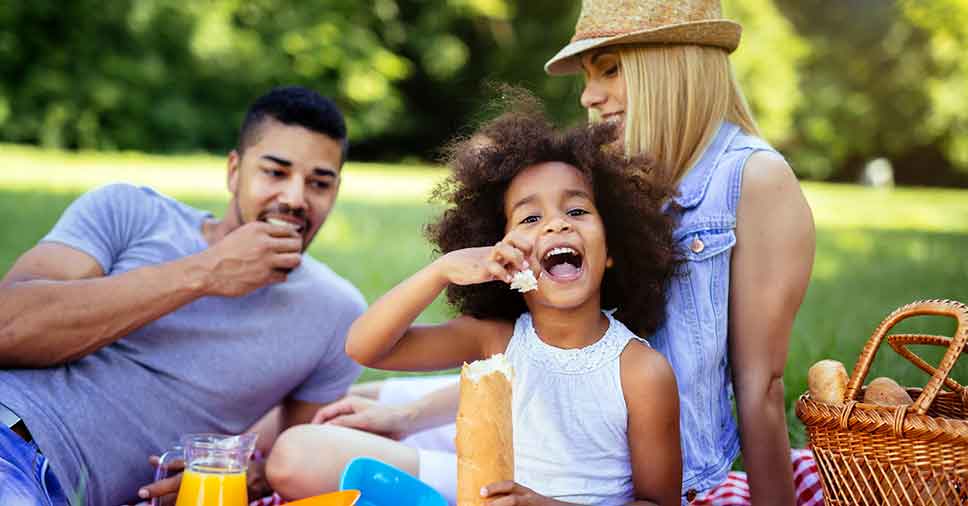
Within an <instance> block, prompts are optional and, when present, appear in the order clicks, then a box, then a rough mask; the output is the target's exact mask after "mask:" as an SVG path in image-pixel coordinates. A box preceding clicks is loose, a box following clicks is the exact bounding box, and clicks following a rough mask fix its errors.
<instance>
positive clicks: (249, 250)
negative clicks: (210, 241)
mask: <svg viewBox="0 0 968 506" xmlns="http://www.w3.org/2000/svg"><path fill="white" fill-rule="evenodd" d="M302 246H303V239H302V236H300V235H299V233H297V232H296V231H295V230H293V229H292V227H289V226H286V225H273V224H269V223H263V222H261V221H256V222H251V223H246V224H245V225H243V226H241V227H239V228H237V229H235V230H233V231H232V232H231V233H229V234H228V235H226V236H225V237H223V238H222V239H221V240H220V241H218V242H217V243H215V244H214V245H213V246H212V247H211V248H208V249H207V250H205V251H203V252H202V253H199V256H200V258H202V259H204V265H205V268H206V270H207V271H208V272H207V276H206V288H207V290H206V291H207V292H209V293H210V294H211V295H222V296H226V297H238V296H241V295H245V294H247V293H249V292H251V291H253V290H255V289H257V288H261V287H263V286H265V285H268V284H270V283H279V282H282V281H285V280H286V272H288V271H290V270H292V269H294V268H296V267H298V266H299V263H300V261H301V260H302Z"/></svg>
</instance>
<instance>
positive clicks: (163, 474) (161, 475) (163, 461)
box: [151, 445, 185, 506]
mask: <svg viewBox="0 0 968 506" xmlns="http://www.w3.org/2000/svg"><path fill="white" fill-rule="evenodd" d="M178 460H182V461H184V460H185V449H184V448H183V447H182V446H180V445H176V446H173V447H171V449H169V450H167V451H165V452H164V453H162V454H161V456H160V457H158V467H156V468H155V481H156V482H158V481H161V480H163V479H165V478H167V477H168V468H169V467H170V466H171V465H172V464H173V463H174V462H176V461H178ZM160 505H161V501H160V498H158V497H153V498H152V499H151V506H160Z"/></svg>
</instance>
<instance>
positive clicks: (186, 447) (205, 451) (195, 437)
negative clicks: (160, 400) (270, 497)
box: [151, 434, 257, 506]
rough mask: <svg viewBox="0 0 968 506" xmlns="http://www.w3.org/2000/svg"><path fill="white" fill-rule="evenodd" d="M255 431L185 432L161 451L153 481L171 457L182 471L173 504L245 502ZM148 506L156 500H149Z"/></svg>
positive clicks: (206, 505) (234, 504)
mask: <svg viewBox="0 0 968 506" xmlns="http://www.w3.org/2000/svg"><path fill="white" fill-rule="evenodd" d="M256 437H257V435H256V434H242V435H239V436H227V435H223V434H189V435H187V436H184V437H182V439H181V444H180V445H179V446H175V447H174V448H172V449H170V450H168V451H166V452H165V453H163V454H162V455H161V457H160V459H159V461H158V470H157V471H156V472H155V481H158V480H161V479H164V478H165V477H167V474H168V470H167V469H168V467H169V466H170V465H171V464H172V462H173V461H175V460H179V459H181V460H184V462H185V471H184V472H183V474H182V480H181V486H180V487H179V489H178V500H177V502H176V503H175V506H248V504H249V500H248V499H249V498H248V491H247V488H246V477H245V471H246V468H247V467H248V465H249V459H250V458H251V457H252V452H253V451H254V450H255V440H256ZM151 504H152V506H157V505H158V504H159V502H158V500H157V499H154V500H152V502H151Z"/></svg>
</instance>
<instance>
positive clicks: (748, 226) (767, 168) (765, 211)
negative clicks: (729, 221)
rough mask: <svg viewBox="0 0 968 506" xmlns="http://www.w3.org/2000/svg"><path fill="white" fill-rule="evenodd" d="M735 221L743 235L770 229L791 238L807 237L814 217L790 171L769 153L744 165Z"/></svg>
mask: <svg viewBox="0 0 968 506" xmlns="http://www.w3.org/2000/svg"><path fill="white" fill-rule="evenodd" d="M737 218H738V221H739V227H738V228H739V229H740V230H739V233H741V234H743V235H749V234H750V233H752V234H762V233H763V232H764V231H765V230H767V229H770V228H773V227H779V228H781V229H786V230H789V231H790V232H791V233H792V234H794V235H801V234H802V235H810V234H812V230H813V214H812V213H811V211H810V206H809V204H808V203H807V200H806V198H805V197H804V195H803V191H802V190H801V189H800V182H799V181H797V177H796V175H795V174H794V173H793V169H791V168H790V166H789V165H788V164H787V162H786V160H784V159H783V158H782V157H781V156H779V155H777V154H776V153H772V152H769V151H760V152H757V153H754V154H753V155H752V156H750V158H749V160H748V161H747V162H746V167H745V168H744V170H743V187H742V191H741V192H740V200H739V209H738V210H737Z"/></svg>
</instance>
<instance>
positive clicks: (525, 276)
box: [511, 269, 538, 293]
mask: <svg viewBox="0 0 968 506" xmlns="http://www.w3.org/2000/svg"><path fill="white" fill-rule="evenodd" d="M511 289H512V290H517V291H519V292H521V293H524V292H530V291H531V290H537V289H538V280H537V279H535V277H534V273H533V272H531V270H530V269H525V270H523V271H518V272H515V273H514V276H513V277H512V278H511Z"/></svg>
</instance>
